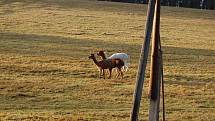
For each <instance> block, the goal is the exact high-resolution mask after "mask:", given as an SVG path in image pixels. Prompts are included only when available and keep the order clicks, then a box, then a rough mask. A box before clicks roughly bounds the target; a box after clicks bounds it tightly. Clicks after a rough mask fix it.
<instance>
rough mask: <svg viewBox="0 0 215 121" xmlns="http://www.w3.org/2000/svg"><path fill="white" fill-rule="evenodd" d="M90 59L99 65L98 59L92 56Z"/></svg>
mask: <svg viewBox="0 0 215 121" xmlns="http://www.w3.org/2000/svg"><path fill="white" fill-rule="evenodd" d="M92 59H93V62H94V63H95V64H96V65H97V66H99V64H98V61H97V60H96V58H95V57H93V58H92Z"/></svg>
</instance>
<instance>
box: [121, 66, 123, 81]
mask: <svg viewBox="0 0 215 121" xmlns="http://www.w3.org/2000/svg"><path fill="white" fill-rule="evenodd" d="M120 73H121V76H122V78H121V79H123V72H122V70H121V68H120Z"/></svg>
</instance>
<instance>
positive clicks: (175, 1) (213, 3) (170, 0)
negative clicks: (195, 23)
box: [103, 0, 215, 10]
mask: <svg viewBox="0 0 215 121" xmlns="http://www.w3.org/2000/svg"><path fill="white" fill-rule="evenodd" d="M103 1H113V2H127V3H140V4H147V3H148V1H149V0H103ZM161 5H163V6H176V7H187V8H198V9H210V10H214V9H215V0H161Z"/></svg>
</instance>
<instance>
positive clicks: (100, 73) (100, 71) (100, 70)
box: [99, 68, 102, 78]
mask: <svg viewBox="0 0 215 121" xmlns="http://www.w3.org/2000/svg"><path fill="white" fill-rule="evenodd" d="M101 75H102V69H101V68H100V69H99V78H101Z"/></svg>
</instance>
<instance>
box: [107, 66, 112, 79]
mask: <svg viewBox="0 0 215 121" xmlns="http://www.w3.org/2000/svg"><path fill="white" fill-rule="evenodd" d="M109 72H110V75H109V77H108V78H109V79H110V78H111V72H112V68H109Z"/></svg>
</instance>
